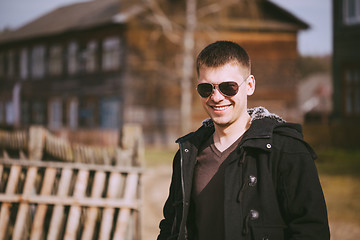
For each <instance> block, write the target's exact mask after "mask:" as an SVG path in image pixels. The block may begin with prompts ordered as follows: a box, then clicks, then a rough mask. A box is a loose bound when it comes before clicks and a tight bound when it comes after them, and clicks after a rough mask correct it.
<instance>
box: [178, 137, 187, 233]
mask: <svg viewBox="0 0 360 240" xmlns="http://www.w3.org/2000/svg"><path fill="white" fill-rule="evenodd" d="M179 149H180V169H181V191H182V204H183V207H182V211H183V212H182V220H181V222H182V221H183V218H184V215H185V182H184V166H183V164H184V158H183V148H182V146H181V143H180V142H179ZM181 224H182V223H180V227H181ZM179 230H181V229H179ZM184 231H185V233H184V237H185V239H187V229H186V224H185V229H184ZM179 234H180V232H179Z"/></svg>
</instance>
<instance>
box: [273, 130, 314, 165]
mask: <svg viewBox="0 0 360 240" xmlns="http://www.w3.org/2000/svg"><path fill="white" fill-rule="evenodd" d="M273 138H274V143H278V144H279V143H282V144H281V145H283V146H285V147H286V151H291V152H304V151H306V152H309V153H310V154H311V156H312V158H313V159H316V158H317V156H316V153H315V151H314V150H313V148H312V147H311V146H310V145H309V144H308V143H307V142H306V141H305V140H304V136H303V133H302V126H301V125H300V124H297V123H281V124H279V125H277V126H276V127H275V128H274V131H273Z"/></svg>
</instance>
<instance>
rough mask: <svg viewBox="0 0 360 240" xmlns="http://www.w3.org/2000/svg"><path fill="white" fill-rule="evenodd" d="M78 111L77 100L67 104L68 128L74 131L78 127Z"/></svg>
mask: <svg viewBox="0 0 360 240" xmlns="http://www.w3.org/2000/svg"><path fill="white" fill-rule="evenodd" d="M78 109H79V103H78V101H77V99H71V100H70V101H69V104H68V110H67V111H68V116H67V121H68V127H69V128H71V129H76V128H77V127H78Z"/></svg>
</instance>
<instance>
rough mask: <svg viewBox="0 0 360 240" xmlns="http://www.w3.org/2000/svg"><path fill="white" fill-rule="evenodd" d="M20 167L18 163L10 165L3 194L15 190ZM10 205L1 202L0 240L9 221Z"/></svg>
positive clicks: (10, 193) (11, 192)
mask: <svg viewBox="0 0 360 240" xmlns="http://www.w3.org/2000/svg"><path fill="white" fill-rule="evenodd" d="M20 171H21V167H20V166H18V165H13V166H11V170H10V175H9V179H8V184H7V186H6V191H5V194H7V195H13V194H14V193H15V190H16V186H17V183H18V180H19V177H20ZM10 207H11V204H10V203H7V202H3V203H2V204H1V212H0V240H3V239H4V238H5V236H6V233H7V229H8V228H7V226H8V223H9V217H10Z"/></svg>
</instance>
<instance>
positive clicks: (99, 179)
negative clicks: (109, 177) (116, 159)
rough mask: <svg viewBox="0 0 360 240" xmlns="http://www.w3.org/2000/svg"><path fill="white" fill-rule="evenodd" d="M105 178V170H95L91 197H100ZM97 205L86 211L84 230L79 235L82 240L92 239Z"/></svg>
mask: <svg viewBox="0 0 360 240" xmlns="http://www.w3.org/2000/svg"><path fill="white" fill-rule="evenodd" d="M105 180H106V173H105V172H96V173H95V179H94V184H93V189H92V193H91V197H92V198H100V197H101V194H102V192H103V190H104V186H105ZM98 211H99V209H98V207H90V208H89V209H88V212H87V218H86V220H85V224H84V231H83V234H82V236H81V239H82V240H88V239H93V234H94V230H95V224H96V218H97V215H98Z"/></svg>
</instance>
